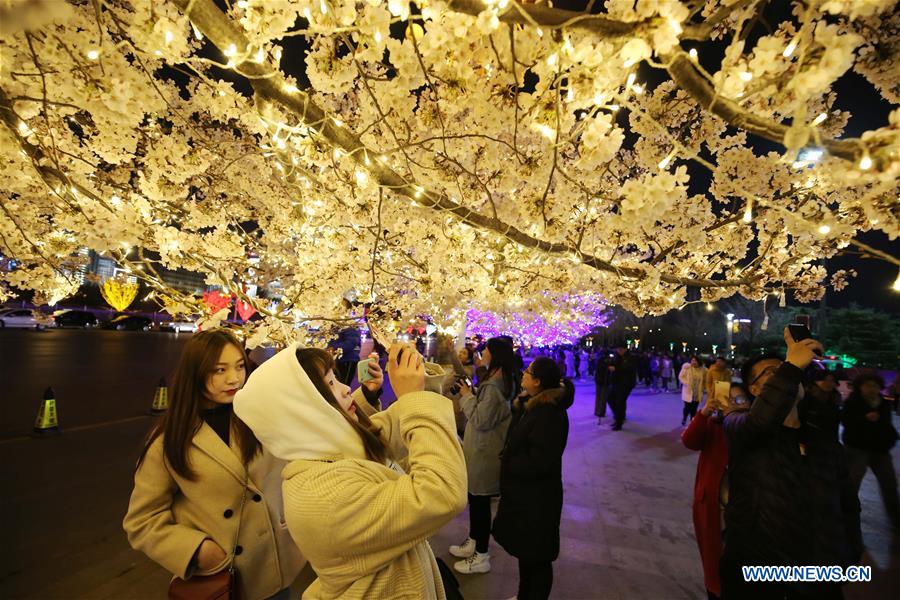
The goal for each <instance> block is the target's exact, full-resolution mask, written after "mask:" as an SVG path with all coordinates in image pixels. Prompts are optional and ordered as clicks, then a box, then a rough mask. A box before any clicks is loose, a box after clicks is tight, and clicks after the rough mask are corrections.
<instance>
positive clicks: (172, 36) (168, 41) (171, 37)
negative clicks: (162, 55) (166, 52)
mask: <svg viewBox="0 0 900 600" xmlns="http://www.w3.org/2000/svg"><path fill="white" fill-rule="evenodd" d="M174 39H175V34H174V33H172V32H171V31H167V32H166V46H168V45H169V44H171V43H172V40H174Z"/></svg>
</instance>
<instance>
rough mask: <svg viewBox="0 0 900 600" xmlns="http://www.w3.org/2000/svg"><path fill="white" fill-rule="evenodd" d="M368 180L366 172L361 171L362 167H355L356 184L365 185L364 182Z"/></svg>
mask: <svg viewBox="0 0 900 600" xmlns="http://www.w3.org/2000/svg"><path fill="white" fill-rule="evenodd" d="M368 181H369V176H368V175H366V172H365V171H363V170H362V169H357V170H356V184H357V185H360V186H363V185H366V183H367V182H368Z"/></svg>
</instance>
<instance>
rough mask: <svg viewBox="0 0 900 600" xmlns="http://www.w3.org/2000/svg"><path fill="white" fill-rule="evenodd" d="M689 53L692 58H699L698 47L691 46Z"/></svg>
mask: <svg viewBox="0 0 900 600" xmlns="http://www.w3.org/2000/svg"><path fill="white" fill-rule="evenodd" d="M688 54H690V55H691V58H693V59H694V60H697V49H696V48H691V49H690V51H688Z"/></svg>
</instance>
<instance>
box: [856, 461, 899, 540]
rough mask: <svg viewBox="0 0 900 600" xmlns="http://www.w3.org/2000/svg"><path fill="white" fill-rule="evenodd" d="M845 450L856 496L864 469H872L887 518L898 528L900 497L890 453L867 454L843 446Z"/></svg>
mask: <svg viewBox="0 0 900 600" xmlns="http://www.w3.org/2000/svg"><path fill="white" fill-rule="evenodd" d="M845 448H846V450H847V463H848V467H849V470H850V479H851V481H853V485H855V486H856V494H857V496H858V495H859V486H860V485H861V484H862V480H863V477H865V476H866V469H872V473H874V474H875V479H877V480H878V487H879V489H880V490H881V501H882V502H884V508H885V510H886V511H887V514H888V517H890V519H891V523H893V525H894V526H895V527H900V497H898V495H897V475H896V473H895V472H894V463H893V462H892V461H891V453H890V451H885V452H869V451H867V450H860V449H859V448H854V447H852V446H845Z"/></svg>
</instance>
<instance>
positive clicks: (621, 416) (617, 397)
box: [609, 385, 631, 427]
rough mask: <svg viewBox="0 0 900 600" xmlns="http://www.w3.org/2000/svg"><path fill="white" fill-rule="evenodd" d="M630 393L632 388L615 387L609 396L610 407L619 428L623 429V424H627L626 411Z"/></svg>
mask: <svg viewBox="0 0 900 600" xmlns="http://www.w3.org/2000/svg"><path fill="white" fill-rule="evenodd" d="M630 393H631V388H626V387H620V386H617V385H614V386H613V387H612V391H611V392H610V394H609V407H610V408H611V409H612V413H613V417H615V419H616V423H615V424H616V426H617V427H621V426H622V423H624V422H625V409H626V404H627V402H628V394H630Z"/></svg>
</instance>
